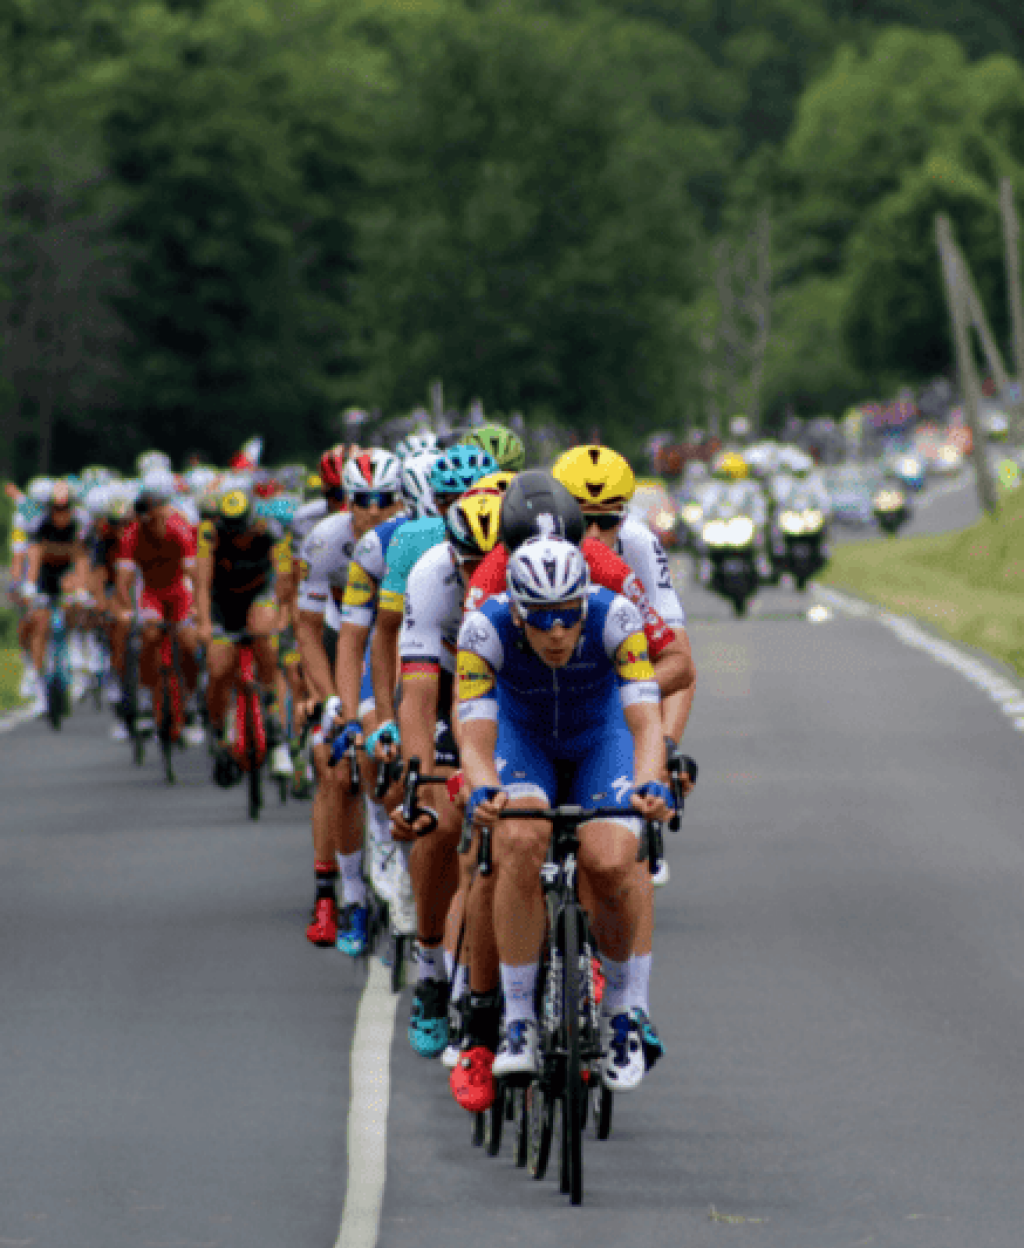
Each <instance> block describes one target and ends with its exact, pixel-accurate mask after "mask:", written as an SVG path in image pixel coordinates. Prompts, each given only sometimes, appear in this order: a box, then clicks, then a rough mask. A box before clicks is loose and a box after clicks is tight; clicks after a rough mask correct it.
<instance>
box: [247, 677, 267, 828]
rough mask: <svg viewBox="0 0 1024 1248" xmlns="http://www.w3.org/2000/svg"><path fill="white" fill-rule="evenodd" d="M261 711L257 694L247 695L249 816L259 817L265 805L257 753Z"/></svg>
mask: <svg viewBox="0 0 1024 1248" xmlns="http://www.w3.org/2000/svg"><path fill="white" fill-rule="evenodd" d="M259 713H260V707H259V703H258V701H257V695H256V694H255V693H247V694H246V695H245V757H246V761H247V762H248V764H249V785H248V789H249V818H250V819H258V818H259V817H260V808H261V807H262V806H263V786H262V776H261V772H262V770H263V769H262V767H261V766H260V763H259V759H258V758H257V755H256V725H257V723H258V722H259V720H258V719H257V716H258V715H259Z"/></svg>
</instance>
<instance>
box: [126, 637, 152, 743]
mask: <svg viewBox="0 0 1024 1248" xmlns="http://www.w3.org/2000/svg"><path fill="white" fill-rule="evenodd" d="M141 662H142V626H141V624H140V623H139V621H138V619H134V620H133V621H132V624H131V627H130V628H129V630H128V637H127V639H126V641H125V659H124V683H123V685H122V687H121V707H120V710H121V717H122V718H123V720H124V723H125V727H126V728H127V729H128V740H129V741H130V742H131V746H132V758H133V759H134V760H135V765H136V766H137V767H141V766H142V764H143V762H145V758H146V737H147V736H148V735H149V734H148V733H146V732H144V731H141V730H140V729H139V726H138V723H139V719H140V715H139V688H140V686H141V683H142V682H141V675H140V665H141Z"/></svg>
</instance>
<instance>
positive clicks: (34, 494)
mask: <svg viewBox="0 0 1024 1248" xmlns="http://www.w3.org/2000/svg"><path fill="white" fill-rule="evenodd" d="M25 492H26V494H27V495H28V499H29V502H32V503H38V504H40V505H43V506H45V505H46V504H47V503H48V502H49V501H50V495H51V494H52V493H53V478H52V477H35V478H33V479H32V480H31V481H30V482H29V483H28V489H27V490H26V491H25Z"/></svg>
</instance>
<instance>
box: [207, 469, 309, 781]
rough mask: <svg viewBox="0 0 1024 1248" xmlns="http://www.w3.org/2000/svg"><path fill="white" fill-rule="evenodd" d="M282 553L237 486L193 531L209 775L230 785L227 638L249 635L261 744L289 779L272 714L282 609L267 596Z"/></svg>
mask: <svg viewBox="0 0 1024 1248" xmlns="http://www.w3.org/2000/svg"><path fill="white" fill-rule="evenodd" d="M286 556H287V552H286V548H285V543H284V534H283V531H282V529H281V526H280V525H279V524H277V523H276V522H275V521H273V520H268V519H266V518H264V517H263V516H259V515H257V514H256V511H255V508H254V506H253V501H252V498H251V497H250V496H249V495H248V494H247V493H246V492H245V491H244V490H240V489H235V490H230V491H229V492H228V493H226V494H225V495H224V496H223V498H221V500H220V505H219V508H218V514H217V517H216V519H215V520H212V521H205V522H204V523H203V524H202V526H201V527H200V530H199V538H198V549H197V553H196V571H195V591H196V622H197V630H198V634H199V640H200V641H201V642H202V643H203V644H204V645H205V646H206V647H207V658H206V666H207V673H208V678H209V684H208V686H207V691H206V704H207V710H208V712H209V723H210V729H211V731H212V733H213V740H214V747H215V761H214V778H215V779H216V780H217V782H218V783H220V784H223V785H226V784H228V783H230V779H231V772H232V769H231V768H230V766H229V765H227V747H226V744H225V736H224V734H225V723H224V721H225V715H226V713H227V708H228V699H229V697H230V693H231V686H232V683H233V679H234V672H235V663H236V645H235V638H236V637H237V636H238V634H240V633H242V632H250V633H253V634H254V635H255V638H256V639H255V640H254V641H253V653H254V655H255V658H256V669H257V674H258V677H259V681H260V684H261V685H262V686H263V688H264V690H265V695H264V696H265V701H266V705H267V708H268V716H267V744H268V746H269V748H270V769H271V773H272V774H273V775H275V776H282V775H290V774H291V772H292V762H291V757H290V755H289V753H288V747H287V745H286V744H285V733H284V727H283V725H282V724H281V722H280V718H279V714H280V712H279V711H278V709H277V694H276V688H275V682H276V676H277V646H276V641H275V638H274V637H273V636H271V635H270V634H273V633H275V632H277V631H279V629H280V625H281V615H282V611H281V608H280V604H279V602H278V600H277V598H276V597H275V595H274V580H275V575H276V574H277V573H278V572H279V571H280V570H281V569H282V563H283V560H284V559H285V558H286Z"/></svg>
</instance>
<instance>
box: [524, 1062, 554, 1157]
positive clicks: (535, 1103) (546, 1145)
mask: <svg viewBox="0 0 1024 1248" xmlns="http://www.w3.org/2000/svg"><path fill="white" fill-rule="evenodd" d="M555 1104H556V1102H555V1099H554V1097H551V1096H548V1095H547V1094H546V1093H545V1092H544V1090H543V1089H542V1087H541V1085H540V1083H539V1082H535V1083H531V1084H530V1086H529V1087H528V1088H527V1089H526V1095H525V1098H524V1111H523V1112H524V1113H525V1115H526V1136H527V1164H528V1165H529V1168H530V1173H531V1174H532V1175H533V1177H534V1178H535V1179H537V1180H538V1181H539V1180H540V1179H543V1177H544V1176H545V1174H547V1171H548V1161H549V1159H550V1157H551V1137H552V1136H553V1135H554V1132H555Z"/></svg>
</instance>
